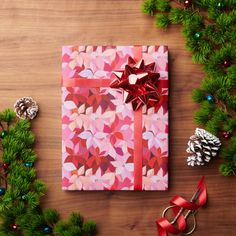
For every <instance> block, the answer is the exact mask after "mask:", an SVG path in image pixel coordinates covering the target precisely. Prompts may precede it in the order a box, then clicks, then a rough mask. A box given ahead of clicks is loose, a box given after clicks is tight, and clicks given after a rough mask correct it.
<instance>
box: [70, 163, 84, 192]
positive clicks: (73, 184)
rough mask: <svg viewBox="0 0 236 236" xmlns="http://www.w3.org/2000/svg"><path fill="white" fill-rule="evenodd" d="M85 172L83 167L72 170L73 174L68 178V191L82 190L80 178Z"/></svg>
mask: <svg viewBox="0 0 236 236" xmlns="http://www.w3.org/2000/svg"><path fill="white" fill-rule="evenodd" d="M84 172H85V169H84V166H82V167H80V168H79V169H78V170H74V171H73V174H72V175H71V177H70V178H69V183H70V185H69V187H68V190H82V187H83V185H82V182H81V181H80V178H79V177H80V176H83V175H84Z"/></svg>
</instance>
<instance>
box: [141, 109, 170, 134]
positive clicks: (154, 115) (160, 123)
mask: <svg viewBox="0 0 236 236" xmlns="http://www.w3.org/2000/svg"><path fill="white" fill-rule="evenodd" d="M143 122H144V126H145V128H146V131H153V132H154V133H158V132H166V127H167V126H168V113H167V112H164V109H163V107H160V109H159V110H158V111H157V112H155V110H154V108H150V109H148V110H147V115H145V114H143Z"/></svg>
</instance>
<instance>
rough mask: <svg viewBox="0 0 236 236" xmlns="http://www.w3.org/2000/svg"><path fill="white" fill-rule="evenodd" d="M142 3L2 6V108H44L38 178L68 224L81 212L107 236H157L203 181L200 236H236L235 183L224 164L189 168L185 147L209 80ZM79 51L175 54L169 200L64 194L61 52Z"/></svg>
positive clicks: (20, 1) (176, 33)
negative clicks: (23, 104) (198, 91)
mask: <svg viewBox="0 0 236 236" xmlns="http://www.w3.org/2000/svg"><path fill="white" fill-rule="evenodd" d="M141 2H142V1H140V0H138V1H137V0H129V1H128V0H114V1H112V0H97V1H96V0H86V1H83V0H50V1H49V0H1V5H0V58H1V59H0V82H1V84H0V106H1V109H4V108H6V107H12V106H13V104H14V102H15V100H16V99H17V98H19V97H22V96H32V97H33V98H34V99H35V100H37V102H38V103H39V105H40V114H39V116H38V118H37V119H36V120H34V121H33V131H34V132H35V133H36V136H37V143H36V145H35V149H36V151H37V153H38V156H39V161H38V163H37V169H38V176H39V178H40V179H42V180H43V181H45V182H46V183H47V185H48V191H47V194H46V196H45V197H44V198H43V199H42V201H43V206H44V207H55V208H57V209H58V210H59V212H60V214H61V216H62V217H63V218H64V217H66V216H68V214H69V213H70V212H71V211H80V212H81V213H82V215H84V216H85V218H92V219H94V220H95V221H96V222H97V224H98V231H99V235H102V236H110V235H113V236H139V235H144V236H151V235H156V226H155V219H156V218H157V217H160V216H161V212H162V211H163V209H164V208H165V207H166V206H167V205H168V201H169V199H170V198H171V197H172V196H174V195H176V194H181V195H182V196H184V197H186V198H190V197H191V195H192V194H193V192H194V191H195V188H196V185H197V182H198V181H199V179H200V177H201V176H202V175H205V177H206V184H207V189H208V193H209V201H208V204H207V206H206V207H204V208H203V209H200V210H199V212H198V214H197V219H198V227H197V231H196V232H195V233H194V235H196V236H217V235H223V236H233V235H235V234H236V233H235V232H236V219H235V218H236V204H235V200H236V178H235V177H231V178H226V177H222V176H221V175H220V174H219V172H218V166H219V164H220V162H221V160H220V159H219V158H217V159H215V160H213V161H212V162H211V163H210V164H209V165H208V166H207V167H202V168H194V169H192V168H190V167H188V166H187V165H186V153H185V149H186V143H187V141H188V138H189V136H190V135H191V134H192V133H193V132H194V129H195V127H196V125H195V124H194V122H193V111H194V110H196V109H197V105H196V104H194V103H193V102H192V100H191V90H192V89H193V88H195V87H197V86H198V85H199V83H200V81H201V79H202V78H203V76H204V74H203V72H202V69H201V66H199V65H194V64H193V63H192V61H191V56H190V54H189V53H188V52H187V51H186V49H185V46H184V39H183V37H182V35H181V33H180V28H179V27H171V28H170V29H169V30H168V31H161V30H157V29H156V28H155V26H154V19H153V18H152V17H148V16H145V15H143V14H142V13H141V12H140V4H141ZM73 44H81V45H83V44H94V45H107V44H108V45H110V44H114V45H132V44H144V45H149V44H165V45H168V46H169V50H170V67H169V68H170V82H171V93H170V158H169V161H170V165H169V191H167V192H105V191H104V192H63V191H62V190H61V123H60V115H61V104H60V99H61V98H60V67H61V64H60V62H61V58H60V56H61V46H62V45H73Z"/></svg>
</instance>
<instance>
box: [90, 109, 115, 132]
mask: <svg viewBox="0 0 236 236" xmlns="http://www.w3.org/2000/svg"><path fill="white" fill-rule="evenodd" d="M115 115H116V114H115V112H114V111H105V112H104V113H102V108H101V106H99V107H98V109H97V110H96V112H94V113H91V115H90V122H91V123H90V127H89V129H90V130H93V132H96V131H100V132H101V131H103V129H104V125H110V124H111V123H112V122H114V120H115Z"/></svg>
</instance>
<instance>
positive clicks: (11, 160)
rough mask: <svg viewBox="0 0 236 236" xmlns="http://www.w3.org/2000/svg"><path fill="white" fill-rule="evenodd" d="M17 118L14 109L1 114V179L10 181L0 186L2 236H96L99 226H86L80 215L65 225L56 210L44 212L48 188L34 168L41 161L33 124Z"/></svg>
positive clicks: (91, 222) (75, 214)
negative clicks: (34, 149)
mask: <svg viewBox="0 0 236 236" xmlns="http://www.w3.org/2000/svg"><path fill="white" fill-rule="evenodd" d="M15 117H16V116H15V113H14V112H13V111H12V110H10V109H7V110H5V111H3V112H1V113H0V123H1V124H2V129H3V130H2V133H1V141H2V142H1V145H2V148H3V155H2V163H1V165H0V178H1V179H2V180H6V184H5V185H4V183H3V182H1V186H0V187H1V188H0V222H1V223H0V236H1V235H2V236H8V235H9V236H32V235H34V236H43V235H53V236H65V235H68V236H69V235H70V236H78V235H81V236H87V235H91V236H93V235H95V234H96V224H95V223H94V222H93V221H87V222H84V221H83V219H82V217H81V216H80V215H79V214H78V213H73V214H72V215H71V216H70V218H69V220H68V221H67V222H64V221H60V220H59V214H58V212H57V211H56V210H54V209H44V210H43V209H42V208H41V206H40V199H41V197H42V196H43V195H44V194H45V190H46V185H45V184H44V183H43V182H42V181H40V180H38V179H37V176H36V170H35V168H34V163H35V162H36V160H37V156H36V154H35V152H34V151H33V149H32V148H33V144H34V141H35V137H34V134H33V133H32V132H31V131H30V121H29V120H16V119H15ZM3 123H6V124H3ZM0 126H1V125H0ZM4 127H7V129H4ZM6 130H7V132H6ZM5 176H7V177H6V178H5Z"/></svg>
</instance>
